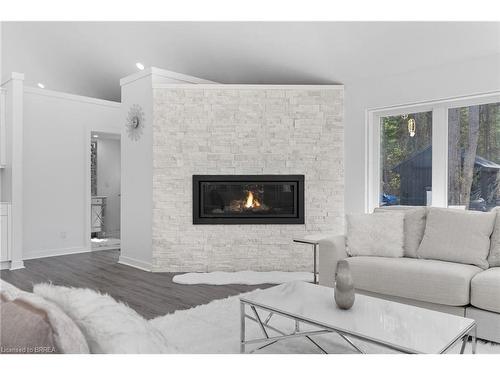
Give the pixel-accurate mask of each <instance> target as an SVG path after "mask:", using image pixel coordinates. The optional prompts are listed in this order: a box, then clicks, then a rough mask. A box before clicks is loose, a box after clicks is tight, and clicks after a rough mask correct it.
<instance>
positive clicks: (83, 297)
mask: <svg viewBox="0 0 500 375" xmlns="http://www.w3.org/2000/svg"><path fill="white" fill-rule="evenodd" d="M33 291H34V293H36V294H38V295H40V296H42V297H44V298H46V299H48V300H50V301H52V302H54V303H55V304H57V305H58V306H59V307H60V308H61V309H62V310H64V311H65V312H66V314H68V316H70V317H71V318H72V319H73V320H74V322H75V323H76V324H77V325H78V326H79V327H80V329H81V331H82V332H83V334H84V336H85V338H86V339H87V342H88V344H89V347H90V352H91V353H109V354H111V353H122V354H147V353H176V352H177V351H176V350H175V348H173V347H171V346H169V345H168V343H167V341H166V339H165V337H164V336H163V334H162V333H161V332H160V331H159V330H157V329H156V328H155V327H153V326H152V325H151V323H149V321H147V320H146V319H144V318H143V317H141V316H140V315H139V314H138V313H137V312H135V311H134V310H132V309H131V308H130V307H128V306H126V305H124V304H123V303H120V302H117V301H115V300H114V299H113V298H112V297H110V296H109V295H106V294H100V293H98V292H96V291H93V290H90V289H78V288H67V287H63V286H53V285H50V284H38V285H35V287H34V288H33Z"/></svg>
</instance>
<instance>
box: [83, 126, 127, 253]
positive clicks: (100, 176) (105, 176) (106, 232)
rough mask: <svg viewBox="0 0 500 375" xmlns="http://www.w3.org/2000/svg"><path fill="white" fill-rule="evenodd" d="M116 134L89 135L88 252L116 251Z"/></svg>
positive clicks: (118, 186)
mask: <svg viewBox="0 0 500 375" xmlns="http://www.w3.org/2000/svg"><path fill="white" fill-rule="evenodd" d="M120 147H121V144H120V135H119V134H113V133H105V132H95V131H92V132H91V133H90V195H91V199H90V243H91V249H92V251H96V250H111V249H120V200H121V184H120V179H121V175H120V171H121V160H120Z"/></svg>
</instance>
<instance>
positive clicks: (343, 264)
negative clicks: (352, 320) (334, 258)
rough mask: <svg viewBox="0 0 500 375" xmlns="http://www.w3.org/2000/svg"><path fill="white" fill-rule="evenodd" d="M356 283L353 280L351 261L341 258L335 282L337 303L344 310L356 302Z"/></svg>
mask: <svg viewBox="0 0 500 375" xmlns="http://www.w3.org/2000/svg"><path fill="white" fill-rule="evenodd" d="M354 299H355V294H354V283H353V281H352V275H351V270H350V268H349V263H347V261H346V260H341V261H339V262H338V263H337V278H336V282H335V303H336V304H337V306H338V307H339V308H341V309H343V310H348V309H350V308H351V307H352V305H353V304H354Z"/></svg>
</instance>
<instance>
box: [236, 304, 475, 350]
mask: <svg viewBox="0 0 500 375" xmlns="http://www.w3.org/2000/svg"><path fill="white" fill-rule="evenodd" d="M246 306H249V308H250V310H251V312H252V314H253V315H249V314H247V312H246ZM257 308H258V309H261V310H264V311H266V312H267V313H268V315H267V316H266V317H265V319H262V317H261V316H260V315H259V313H258V312H257ZM274 314H276V315H279V316H283V317H286V318H289V319H291V320H293V321H295V329H294V331H293V332H292V333H286V332H283V331H282V330H279V329H277V328H275V327H273V326H271V325H270V324H269V321H270V320H271V318H272V316H273V315H274ZM246 319H248V320H250V321H253V322H255V323H257V324H258V325H259V327H260V329H261V331H262V334H263V336H264V337H262V338H258V339H252V340H246ZM300 323H306V324H308V325H312V326H314V327H317V329H315V330H311V331H301V330H300ZM269 331H273V332H275V333H277V334H278V336H271V335H270V334H269ZM326 333H337V334H338V335H339V336H340V337H341V338H342V339H344V340H345V341H346V342H347V343H348V344H349V345H350V346H351V347H352V348H354V349H355V350H356V351H357V352H358V353H361V354H364V352H363V351H362V350H361V349H360V348H359V347H358V346H357V345H356V344H354V343H353V342H352V340H351V339H350V337H353V338H356V339H359V340H362V341H365V342H369V343H372V344H376V345H380V346H383V347H386V348H389V349H393V350H396V351H398V352H401V353H406V354H424V353H421V352H418V351H415V350H412V349H409V348H405V347H402V346H398V345H396V344H392V343H388V342H384V341H379V340H377V339H374V338H370V337H366V336H363V335H360V334H356V333H353V332H348V331H346V330H343V329H340V328H333V327H331V326H328V325H325V324H323V323H321V322H317V321H314V320H310V319H306V318H303V317H300V316H297V315H294V314H291V313H288V312H286V311H282V310H279V309H275V308H272V307H270V306H265V305H262V304H259V303H255V302H253V301H251V300H248V299H246V298H244V297H242V298H240V353H242V354H243V353H247V351H246V346H247V345H251V344H261V345H260V346H258V347H257V348H255V349H253V350H251V351H250V352H249V353H254V352H256V351H258V350H260V349H263V348H265V347H267V346H270V345H272V344H274V343H277V342H278V341H282V340H286V339H290V338H296V337H304V338H306V339H307V340H309V341H310V342H311V343H312V344H313V345H314V346H316V347H317V348H318V349H319V350H320V351H321V352H322V353H324V354H328V353H327V351H326V350H325V349H323V348H322V347H321V346H320V345H319V344H318V343H317V342H316V341H315V340H314V339H312V338H311V337H312V336H317V335H322V334H326ZM469 338H472V354H476V346H477V325H476V322H475V321H474V322H472V323H471V324H470V325H469V326H467V327H466V328H465V329H464V330H463V331H461V332H460V333H459V334H458V335H457V336H456V337H455V338H454V339H453V340H452V341H451V342H450V343H448V345H446V347H444V348H443V349H442V350H441V351H440V352H439V353H429V354H444V353H446V352H448V351H449V350H450V349H451V348H452V347H454V346H455V345H456V344H457V343H458V342H459V341H462V346H461V348H460V354H464V351H465V347H466V345H467V342H468V341H469Z"/></svg>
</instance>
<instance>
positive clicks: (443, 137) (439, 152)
mask: <svg viewBox="0 0 500 375" xmlns="http://www.w3.org/2000/svg"><path fill="white" fill-rule="evenodd" d="M432 206H434V207H447V206H448V109H447V108H446V107H445V106H438V107H434V108H433V110H432Z"/></svg>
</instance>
